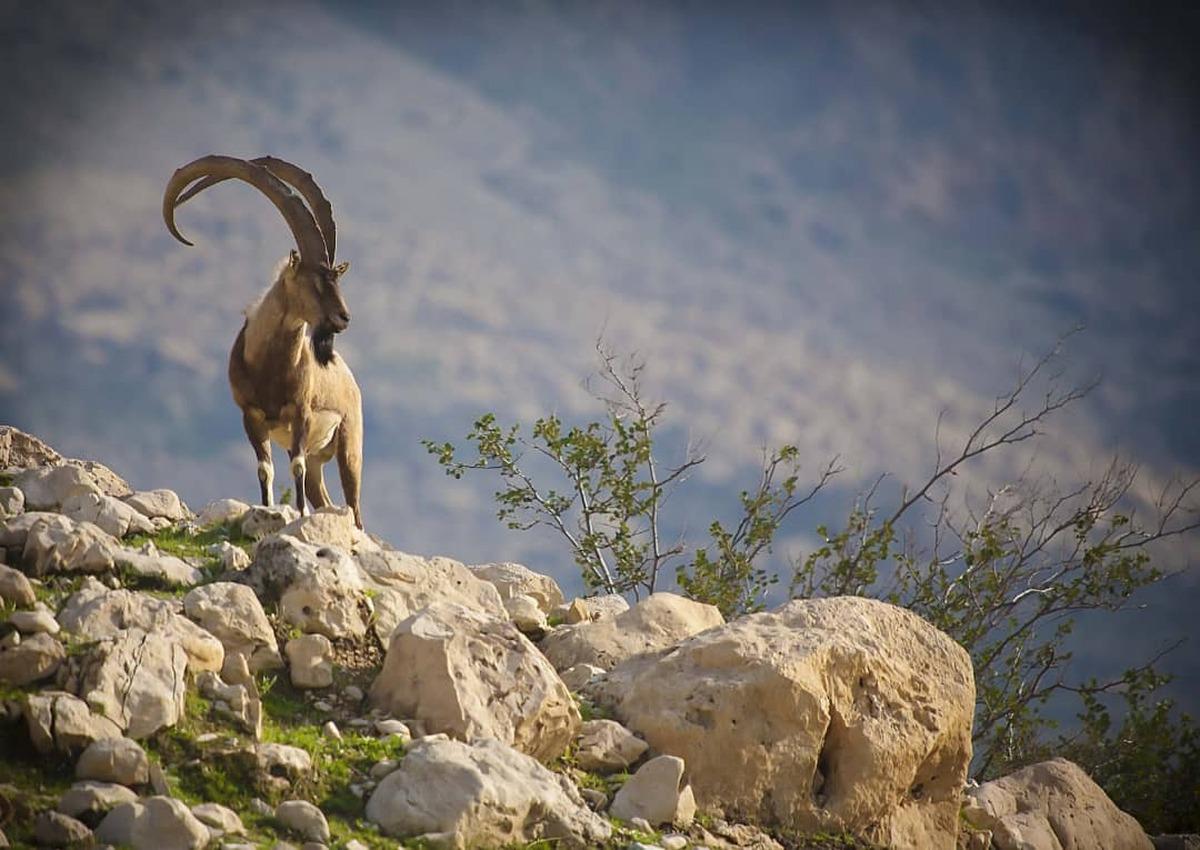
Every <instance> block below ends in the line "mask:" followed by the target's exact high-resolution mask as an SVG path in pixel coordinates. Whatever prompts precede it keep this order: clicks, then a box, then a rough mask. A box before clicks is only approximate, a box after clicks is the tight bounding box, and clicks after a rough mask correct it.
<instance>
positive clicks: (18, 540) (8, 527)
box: [0, 511, 59, 557]
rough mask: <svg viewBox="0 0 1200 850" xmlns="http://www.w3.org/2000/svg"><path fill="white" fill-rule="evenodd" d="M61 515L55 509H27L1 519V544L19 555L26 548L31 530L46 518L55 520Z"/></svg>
mask: <svg viewBox="0 0 1200 850" xmlns="http://www.w3.org/2000/svg"><path fill="white" fill-rule="evenodd" d="M58 516H59V515H58V514H57V513H55V512H54V511H26V512H25V513H23V514H18V515H17V516H12V517H8V518H7V519H0V546H2V547H4V548H5V549H8V550H9V551H11V552H13V553H14V554H16V555H17V557H20V556H21V553H22V552H23V551H24V549H25V540H26V539H27V538H28V537H29V530H30V529H31V528H33V527H34V526H35V525H37V524H38V523H39V522H42V521H44V520H54V519H55V518H56V517H58Z"/></svg>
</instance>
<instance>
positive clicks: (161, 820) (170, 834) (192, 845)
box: [109, 797, 210, 850]
mask: <svg viewBox="0 0 1200 850" xmlns="http://www.w3.org/2000/svg"><path fill="white" fill-rule="evenodd" d="M141 806H142V810H141V811H140V812H139V813H138V814H137V816H136V817H135V818H134V819H133V828H132V830H131V831H130V836H129V838H130V841H129V845H130V847H132V848H133V850H200V848H201V847H204V846H205V845H206V844H208V842H209V838H210V835H209V831H208V827H206V826H205V825H204V824H202V823H201V822H200V821H199V820H198V819H197V818H196V816H195V815H193V814H192V812H191V810H190V809H189V808H188V807H187V806H186V805H185V804H184V803H183V802H182V801H180V800H176V799H174V798H172V797H147V798H146V799H144V800H142V801H141ZM109 817H111V815H109Z"/></svg>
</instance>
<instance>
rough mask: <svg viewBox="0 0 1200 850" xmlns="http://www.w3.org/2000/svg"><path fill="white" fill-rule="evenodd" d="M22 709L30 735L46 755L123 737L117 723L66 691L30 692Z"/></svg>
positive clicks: (71, 750) (39, 750)
mask: <svg viewBox="0 0 1200 850" xmlns="http://www.w3.org/2000/svg"><path fill="white" fill-rule="evenodd" d="M23 713H24V715H25V721H26V723H27V724H28V728H29V739H30V741H31V742H32V743H33V747H34V749H35V750H37V751H38V752H39V753H42V754H43V755H45V754H48V753H54V752H58V753H73V752H78V751H80V750H83V749H85V748H87V747H88V746H89V745H91V744H93V743H95V742H96V741H99V740H103V739H105V738H119V737H121V728H120V727H119V726H117V724H116V723H114V722H113V721H112V720H110V719H109V718H107V717H103V716H101V715H99V714H93V713H92V711H91V709H90V708H88V704H87V703H86V702H84V701H83V700H81V699H79V698H78V697H76V696H75V695H74V694H69V693H66V692H64V691H42V692H41V693H39V694H30V695H29V696H28V697H26V699H25V706H24V712H23Z"/></svg>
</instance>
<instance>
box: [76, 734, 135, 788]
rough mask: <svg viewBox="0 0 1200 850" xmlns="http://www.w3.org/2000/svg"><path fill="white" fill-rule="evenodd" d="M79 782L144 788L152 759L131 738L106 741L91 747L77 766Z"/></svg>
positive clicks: (84, 752)
mask: <svg viewBox="0 0 1200 850" xmlns="http://www.w3.org/2000/svg"><path fill="white" fill-rule="evenodd" d="M75 776H76V777H77V778H78V779H95V780H97V781H100V782H118V783H120V784H121V785H143V784H145V783H147V782H149V781H150V760H149V759H147V758H146V751H145V750H143V749H142V747H141V745H140V744H138V742H137V741H134V740H132V739H131V738H104V739H102V740H99V741H94V742H93V743H91V744H89V745H88V747H87V749H86V750H84V751H83V754H82V755H81V756H80V757H79V761H78V762H76V764H75Z"/></svg>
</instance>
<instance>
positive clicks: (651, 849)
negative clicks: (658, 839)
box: [627, 841, 663, 850]
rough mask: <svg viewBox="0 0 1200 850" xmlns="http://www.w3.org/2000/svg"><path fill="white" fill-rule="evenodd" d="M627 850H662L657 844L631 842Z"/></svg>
mask: <svg viewBox="0 0 1200 850" xmlns="http://www.w3.org/2000/svg"><path fill="white" fill-rule="evenodd" d="M627 850H663V848H662V847H660V846H659V845H657V844H643V843H642V842H641V841H631V842H629V847H628V848H627Z"/></svg>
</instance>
